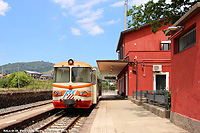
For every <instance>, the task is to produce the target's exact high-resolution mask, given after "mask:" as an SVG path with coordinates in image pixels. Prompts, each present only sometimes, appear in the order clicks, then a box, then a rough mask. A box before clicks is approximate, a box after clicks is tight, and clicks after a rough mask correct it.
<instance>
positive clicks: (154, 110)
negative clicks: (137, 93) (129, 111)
mask: <svg viewBox="0 0 200 133" xmlns="http://www.w3.org/2000/svg"><path fill="white" fill-rule="evenodd" d="M131 101H132V102H133V103H135V104H136V105H138V106H143V108H144V109H146V110H148V111H150V112H151V113H154V114H155V115H157V116H160V117H161V118H170V112H171V111H170V110H166V109H164V108H161V107H158V106H154V105H150V104H148V103H144V102H142V101H140V100H136V99H133V98H132V99H131Z"/></svg>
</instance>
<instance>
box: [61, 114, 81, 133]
mask: <svg viewBox="0 0 200 133" xmlns="http://www.w3.org/2000/svg"><path fill="white" fill-rule="evenodd" d="M80 118H81V115H78V116H77V117H76V118H75V119H74V120H73V121H72V122H71V123H70V124H69V125H68V126H67V127H66V128H65V129H64V131H62V133H65V132H68V130H69V129H70V128H72V126H73V125H75V123H76V122H77V121H78V120H79V119H80Z"/></svg>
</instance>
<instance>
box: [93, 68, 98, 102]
mask: <svg viewBox="0 0 200 133" xmlns="http://www.w3.org/2000/svg"><path fill="white" fill-rule="evenodd" d="M92 91H93V95H92V99H93V104H97V73H96V69H93V70H92Z"/></svg>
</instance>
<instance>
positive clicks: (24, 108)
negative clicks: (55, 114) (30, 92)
mask: <svg viewBox="0 0 200 133" xmlns="http://www.w3.org/2000/svg"><path fill="white" fill-rule="evenodd" d="M50 103H52V101H48V102H45V103H41V104H36V105H29V106H28V107H20V108H16V109H12V110H8V111H4V112H0V117H1V118H4V117H7V116H10V115H12V114H16V113H20V112H24V111H28V110H31V109H34V108H37V107H40V106H44V105H47V104H50Z"/></svg>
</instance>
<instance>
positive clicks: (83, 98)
mask: <svg viewBox="0 0 200 133" xmlns="http://www.w3.org/2000/svg"><path fill="white" fill-rule="evenodd" d="M100 82H101V80H100V79H99V78H98V75H97V70H96V68H93V67H92V66H90V65H89V64H88V63H85V62H79V61H74V60H73V59H69V60H68V61H66V62H60V63H57V64H55V65H54V74H53V91H52V97H53V105H54V108H58V109H59V108H60V109H67V108H90V107H91V106H92V105H93V104H97V102H98V100H99V97H100V96H101V86H100Z"/></svg>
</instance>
